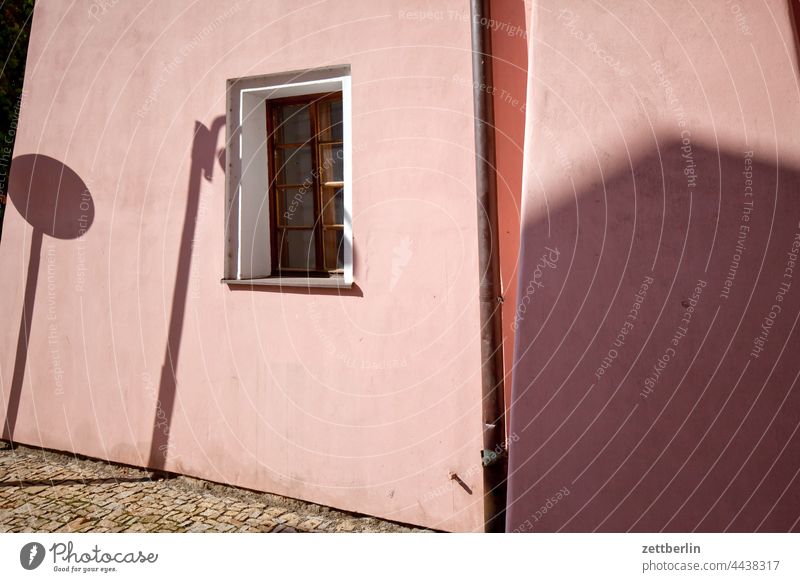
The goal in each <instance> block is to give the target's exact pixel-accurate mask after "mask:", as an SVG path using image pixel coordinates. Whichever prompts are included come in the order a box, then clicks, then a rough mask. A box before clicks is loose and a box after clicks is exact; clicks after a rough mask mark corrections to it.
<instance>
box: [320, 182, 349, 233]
mask: <svg viewBox="0 0 800 582" xmlns="http://www.w3.org/2000/svg"><path fill="white" fill-rule="evenodd" d="M322 220H323V221H324V222H325V224H328V225H331V224H344V190H342V189H341V188H322Z"/></svg>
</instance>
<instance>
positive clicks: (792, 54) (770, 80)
mask: <svg viewBox="0 0 800 582" xmlns="http://www.w3.org/2000/svg"><path fill="white" fill-rule="evenodd" d="M796 7H797V6H796V4H795V8H796ZM532 22H533V33H532V39H531V53H530V54H531V58H530V75H529V84H528V96H529V108H528V124H527V131H526V153H525V157H526V162H527V163H528V164H529V166H528V168H527V172H526V174H525V178H524V192H523V216H522V235H521V236H522V259H521V263H522V267H521V274H520V288H519V297H518V306H519V307H518V309H519V310H520V311H521V313H520V328H519V332H518V334H517V338H516V341H517V346H516V361H517V368H516V370H515V376H514V378H515V382H514V387H513V403H512V404H511V426H510V433H511V434H512V444H511V458H510V484H509V513H508V528H509V529H510V530H513V531H628V530H633V531H662V530H663V531H693V530H697V531H787V530H793V531H798V529H800V480H799V479H798V474H799V473H800V434H799V433H800V431H798V427H800V387H798V385H797V381H798V372H799V371H800V361H798V358H797V352H798V348H800V335H799V333H800V332H798V329H797V323H798V318H799V317H800V280H798V275H799V274H800V271H798V263H797V262H796V261H797V258H798V257H797V251H798V248H800V199H798V191H800V133H799V132H798V131H797V128H798V127H800V105H799V103H800V85H798V53H797V50H798V47H797V42H796V39H797V37H796V35H795V33H794V31H793V26H792V18H791V14H790V8H789V3H788V2H787V1H775V2H745V1H739V2H699V3H698V2H687V1H685V0H669V1H664V2H656V3H653V2H649V3H648V2H599V3H598V2H579V1H573V2H556V1H551V0H540V1H537V2H534V3H533V4H532ZM525 297H527V300H524V298H525ZM523 301H524V307H523ZM515 439H516V440H515Z"/></svg>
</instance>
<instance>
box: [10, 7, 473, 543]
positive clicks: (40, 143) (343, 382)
mask: <svg viewBox="0 0 800 582" xmlns="http://www.w3.org/2000/svg"><path fill="white" fill-rule="evenodd" d="M467 11H468V6H467V4H466V3H465V2H461V1H456V0H452V1H451V0H447V1H445V0H437V1H436V2H425V1H408V0H381V1H377V2H376V1H374V0H369V1H367V0H358V1H354V2H311V1H298V0H280V1H275V2H255V1H252V2H248V1H246V0H240V1H239V2H231V3H220V2H213V1H201V2H195V1H191V2H190V1H188V0H185V1H184V0H180V1H171V2H144V1H141V2H140V1H136V2H118V3H114V2H98V3H94V4H92V3H89V2H78V3H61V2H57V3H45V2H41V3H37V6H36V10H35V16H34V21H33V32H32V36H31V43H30V49H29V55H28V68H27V72H26V79H25V91H26V93H25V97H24V100H23V104H22V112H21V118H20V123H19V128H20V129H19V132H18V134H17V142H16V148H15V157H16V158H18V159H19V160H21V161H19V162H18V163H16V164H15V166H12V187H13V188H15V189H16V194H15V192H14V191H12V193H11V198H12V204H10V205H9V207H8V209H7V214H6V219H5V220H6V223H5V227H4V232H3V241H2V245H0V272H2V273H3V274H4V276H3V277H2V278H0V296H1V297H3V301H2V307H0V317H2V320H3V321H4V322H5V325H4V331H3V333H2V334H0V370H1V373H0V380H1V381H2V384H1V385H0V386H1V387H2V403H1V404H0V413H5V414H6V417H7V420H8V416H9V414H10V413H13V416H14V420H13V425H14V434H13V438H14V439H15V440H18V441H20V442H23V443H28V444H32V445H42V446H45V447H49V448H55V449H62V450H67V451H74V452H77V453H81V454H86V455H91V456H94V457H99V458H102V459H110V460H113V461H119V462H124V463H130V464H134V465H151V466H156V467H160V468H164V469H166V470H170V471H176V472H179V473H185V474H190V475H196V476H200V477H204V478H207V479H211V480H215V481H222V482H226V483H232V484H235V485H240V486H244V487H250V488H253V489H259V490H266V491H271V492H275V493H280V494H285V495H289V496H293V497H299V498H303V499H307V500H312V501H315V502H319V503H322V504H328V505H332V506H335V507H339V508H344V509H348V510H354V511H358V512H363V513H368V514H373V515H377V516H382V517H386V518H390V519H394V520H399V521H403V522H410V523H415V524H421V525H425V526H430V527H436V528H442V529H449V530H467V531H471V530H480V529H481V528H482V522H483V503H482V494H483V491H482V483H481V472H480V470H479V467H478V462H479V459H480V453H479V451H480V449H481V433H480V430H481V417H480V400H481V399H480V394H481V390H480V348H479V343H478V342H479V337H478V333H479V327H480V326H479V321H478V304H477V301H476V290H477V281H478V273H477V258H476V257H477V248H476V235H475V232H476V216H475V213H476V211H475V193H474V182H475V179H474V148H473V126H472V92H471V85H470V83H471V68H470V34H469V20H468V17H467ZM342 64H349V65H350V66H351V70H352V86H353V118H354V119H353V151H354V159H353V168H354V208H353V225H354V241H355V242H354V244H355V282H356V287H355V289H354V290H353V291H352V292H347V293H342V294H339V293H337V292H336V291H319V292H316V291H311V292H307V291H305V290H300V291H294V292H290V291H284V292H281V291H278V290H252V289H232V288H229V287H227V286H226V285H223V284H221V283H220V278H221V277H222V267H223V252H224V240H223V239H224V236H223V224H224V216H223V214H224V200H225V191H224V184H225V179H224V175H223V172H222V167H221V166H220V165H219V164H217V163H215V159H214V158H215V153H216V152H217V151H218V150H220V149H222V148H223V147H224V140H225V138H224V130H223V131H222V133H221V134H217V133H216V131H217V130H218V129H219V128H220V124H219V121H218V120H219V118H220V117H224V115H225V83H226V79H230V78H235V77H242V76H248V75H261V74H269V73H280V72H284V71H292V70H298V69H304V68H315V67H323V66H330V65H342ZM215 121H216V123H215ZM34 154H36V155H39V156H48V157H49V158H52V160H48V159H47V158H44V157H40V158H33V157H32V155H34ZM37 160H38V162H37V163H39V164H40V165H39V167H40V168H45V167H50V166H53V165H54V166H53V167H57V165H58V163H59V162H60V163H63V164H64V165H65V166H66V167H67V168H68V169H69V170H68V171H67V174H68V176H67V177H66V178H64V179H63V180H62V187H64V188H68V187H69V188H72V189H73V195H75V196H77V198H73V199H72V203H73V206H72V207H69V208H67V207H65V204H67V203H66V202H64V201H63V200H62V203H61V206H60V207H57V208H58V209H57V210H56V212H55V216H56V221H58V220H67V221H72V222H76V221H77V222H80V219H81V216H80V212H79V210H80V208H78V209H77V210H76V207H75V205H79V204H80V201H81V200H83V197H82V196H81V193H83V191H84V190H83V185H85V189H86V190H88V192H89V193H90V196H91V201H92V204H93V214H94V216H93V220H92V221H91V224H90V226H89V228H88V230H86V232H82V231H81V229H80V227H78V229H77V230H75V231H74V232H72V233H71V234H69V235H65V236H64V237H61V238H57V237H54V236H51V235H52V234H53V232H52V231H51V230H48V229H49V223H48V222H47V220H44V221H41V220H38V219H36V217H35V216H34V215H35V214H36V209H37V208H40V209H41V208H45V209H49V208H52V207H53V205H54V204H55V203H54V202H52V201H43V200H42V197H43V196H44V197H47V196H48V193H49V194H52V193H53V191H55V190H56V189H57V187H56V186H53V183H58V179H54V178H53V177H52V176H50V177H49V178H42V179H41V180H43V181H44V182H46V181H47V179H50V180H51V181H52V180H55V182H53V183H51V184H50V186H45V187H42V186H41V183H39V182H37V184H39V186H37V188H34V190H35V191H30V192H28V191H27V190H26V188H28V186H27V185H26V179H27V178H25V176H26V175H27V174H25V172H26V171H33V172H34V174H35V172H36V170H35V169H32V168H35V164H34V163H33V162H36V161H37ZM15 170H16V172H17V173H16V176H15ZM73 173H74V174H73ZM65 175H66V174H65ZM38 179H39V178H36V179H35V180H38ZM15 180H16V181H15ZM65 180H66V181H70V183H71V184H72V185H71V186H68V185H66V184H65ZM48 188H49V190H48ZM26 194H30V200H31V202H30V206H29V207H28V209H27V210H25V206H24V204H20V201H22V200H24V199H25V196H26ZM22 214H27V216H28V219H29V221H31V222H33V223H34V224H35V225H36V232H37V233H43V238H42V239H41V240H42V242H41V251H40V254H39V260H38V264H37V261H36V260H33V262H31V261H32V259H31V257H30V248H31V241H34V242H35V240H36V237H37V236H40V235H37V234H36V233H34V232H33V230H32V228H31V226H29V224H28V223H27V222H26V220H25V218H24V217H23V215H22ZM45 214H47V213H46V212H45ZM48 216H49V217H50V218H51V219H52V218H53V217H52V214H51V215H47V216H45V218H48ZM37 220H38V221H37ZM84 230H85V229H84ZM76 236H77V237H78V238H75V237H76ZM31 265H33V266H34V267H36V268H35V269H33V270H31V268H30V266H31ZM176 289H178V292H176ZM184 296H185V301H184V299H183V298H184ZM23 307H24V308H25V309H26V310H27V311H28V312H29V314H30V315H31V318H30V325H29V326H26V325H25V324H24V321H25V319H26V318H25V317H23ZM20 322H23V323H22V326H21V328H20ZM20 329H21V330H22V331H20ZM26 329H29V334H28V335H29V340H28V342H29V343H28V345H27V349H26V348H25V337H26V333H25V330H26ZM168 346H169V350H167V347H168ZM172 365H174V366H175V367H176V377H177V382H175V381H174V380H173V376H172V371H171V370H172ZM23 366H24V367H23ZM165 366H166V368H164V367H165ZM162 372H163V373H162ZM12 400H14V402H12ZM8 433H9V429H8V427H5V428H4V429H3V436H4V438H9V437H10V436H11V435H9V434H8ZM153 443H156V444H157V446H154V445H153ZM151 447H152V448H153V449H154V451H151ZM451 472H456V473H458V474H459V475H460V476H461V478H462V479H463V481H464V482H466V483H467V484H468V486H469V487H470V488H471V494H470V493H468V492H466V491H465V490H464V489H463V488H461V487H459V486H455V485H454V481H451V480H450V477H449V475H450V473H451Z"/></svg>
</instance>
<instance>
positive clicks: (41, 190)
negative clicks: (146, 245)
mask: <svg viewBox="0 0 800 582" xmlns="http://www.w3.org/2000/svg"><path fill="white" fill-rule="evenodd" d="M8 197H9V198H10V199H11V201H12V203H13V204H14V207H15V208H16V210H17V212H19V213H20V214H21V215H22V217H23V218H24V219H25V221H26V222H27V223H28V224H29V225H30V226H31V227H32V229H33V232H32V234H31V249H30V257H29V259H28V273H27V276H26V278H25V289H24V291H23V293H24V296H23V305H22V315H21V317H20V323H19V333H18V335H17V349H16V355H15V357H14V372H13V375H12V378H11V388H10V391H9V394H8V396H7V398H8V400H7V407H6V415H5V422H4V423H3V432H2V434H3V438H5V439H8V440H9V441H13V440H14V431H15V428H16V423H17V416H18V413H19V404H20V399H21V397H22V388H23V384H24V380H25V371H26V368H27V365H28V344H29V340H30V328H31V322H32V319H33V306H34V302H35V300H36V286H37V284H38V280H39V268H40V263H41V252H42V242H43V239H44V236H45V235H47V236H49V237H53V238H56V239H63V240H67V239H75V238H78V237H80V236H82V235H83V234H84V233H85V232H86V231H88V230H89V228H90V227H91V225H92V222H93V221H94V213H95V208H94V200H93V199H92V195H91V193H90V192H89V189H88V188H87V186H86V184H85V183H84V182H83V180H81V178H80V177H79V176H78V175H77V174H76V173H75V172H74V171H73V170H72V169H71V168H69V167H68V166H66V165H64V164H62V163H61V162H59V161H58V160H56V159H53V158H51V157H49V156H45V155H41V154H25V155H22V156H17V157H15V158H14V159H13V160H12V162H11V175H10V180H9V185H8ZM40 365H41V364H40Z"/></svg>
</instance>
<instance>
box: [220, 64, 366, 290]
mask: <svg viewBox="0 0 800 582" xmlns="http://www.w3.org/2000/svg"><path fill="white" fill-rule="evenodd" d="M227 91H228V93H227V128H228V139H227V143H226V150H225V153H226V160H227V166H228V167H227V169H228V172H227V176H226V177H227V179H226V207H225V208H226V217H225V245H226V248H225V265H224V277H223V279H222V282H223V283H228V284H246V285H275V286H295V287H345V288H349V287H351V286H352V284H353V224H352V216H353V212H352V208H353V169H352V168H353V163H352V142H353V139H352V107H351V90H350V68H349V67H333V68H327V69H319V70H309V71H299V72H293V73H281V74H277V75H265V76H258V77H245V78H239V79H229V80H228V84H227ZM334 91H337V92H338V91H341V93H342V119H343V124H344V127H343V142H344V143H343V144H342V145H343V156H344V159H343V163H344V199H343V203H344V235H343V236H344V240H343V245H344V249H343V254H344V273H343V274H342V275H340V276H336V275H332V276H331V277H328V278H325V277H305V276H302V275H300V276H298V277H287V276H272V275H271V271H272V265H271V253H270V216H269V213H270V210H271V209H270V205H269V170H268V167H267V163H268V162H267V134H266V132H267V130H266V127H267V125H266V106H265V104H266V101H268V100H270V99H280V98H282V97H294V96H300V95H312V94H314V93H324V92H334Z"/></svg>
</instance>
